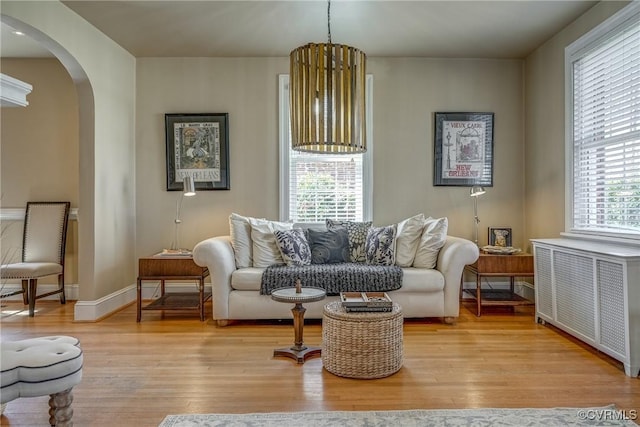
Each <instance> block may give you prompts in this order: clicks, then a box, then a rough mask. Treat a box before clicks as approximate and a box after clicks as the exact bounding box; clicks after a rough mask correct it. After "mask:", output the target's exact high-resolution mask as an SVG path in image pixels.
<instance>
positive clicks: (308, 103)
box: [289, 1, 367, 154]
mask: <svg viewBox="0 0 640 427" xmlns="http://www.w3.org/2000/svg"><path fill="white" fill-rule="evenodd" d="M327 28H328V42H327V43H309V44H306V45H304V46H300V47H298V48H296V49H294V50H293V51H291V54H290V77H289V93H290V108H289V109H290V111H291V143H292V148H293V149H294V150H297V151H305V152H312V153H325V154H353V153H363V152H365V151H367V135H366V131H365V80H366V55H365V53H364V52H362V51H361V50H360V49H357V48H354V47H351V46H347V45H343V44H333V43H332V42H331V2H330V1H329V2H328V3H327Z"/></svg>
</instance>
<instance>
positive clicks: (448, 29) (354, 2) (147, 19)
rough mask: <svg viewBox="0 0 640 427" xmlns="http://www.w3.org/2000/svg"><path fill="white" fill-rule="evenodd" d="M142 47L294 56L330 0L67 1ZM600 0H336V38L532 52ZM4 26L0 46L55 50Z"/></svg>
mask: <svg viewBox="0 0 640 427" xmlns="http://www.w3.org/2000/svg"><path fill="white" fill-rule="evenodd" d="M62 3H64V4H65V5H66V6H68V7H69V8H71V9H72V10H74V11H75V12H76V13H78V14H79V15H80V16H82V17H83V18H85V19H86V20H87V21H89V22H90V23H91V24H93V25H94V26H95V27H97V28H98V29H100V30H101V31H102V32H104V33H105V34H106V35H107V36H109V37H110V38H112V39H113V40H114V41H115V42H116V43H118V44H120V45H121V46H123V47H124V48H125V49H126V50H127V51H129V52H130V53H131V54H132V55H134V56H136V57H187V56H192V57H194V56H195V57H197V56H202V57H207V56H236V57H242V56H287V55H288V54H289V52H290V51H291V50H292V49H294V48H295V47H297V46H300V45H302V44H305V43H308V42H323V41H326V40H327V3H326V2H325V1H315V0H298V1H269V0H259V1H242V0H236V1H212V0H209V1H166V0H165V1H75V0H74V1H63V2H62ZM596 3H597V1H584V0H565V1H551V0H534V1H523V0H518V1H515V0H514V1H481V0H472V1H452V0H449V1H415V0H414V1H400V0H392V1H381V0H376V1H371V0H351V1H349V0H333V1H332V3H331V33H332V41H333V42H334V43H344V44H348V45H351V46H355V47H358V48H360V49H362V50H363V51H364V52H365V53H366V54H367V55H368V56H370V57H371V56H402V57H413V56H426V57H448V58H523V57H525V56H526V55H528V54H529V53H531V52H532V51H533V50H534V49H535V48H536V47H538V46H540V44H542V43H543V42H544V41H546V40H548V39H549V38H550V37H551V36H553V35H554V34H555V33H557V32H558V31H559V30H560V29H562V28H563V27H565V26H566V25H567V24H569V23H570V22H572V21H573V20H575V19H576V18H577V17H578V16H580V15H581V14H583V13H584V12H585V11H586V10H588V9H589V8H591V7H592V6H593V5H595V4H596ZM29 41H30V40H29V38H28V37H21V38H19V40H18V38H17V37H16V36H14V35H13V34H12V33H11V32H10V31H8V30H7V29H6V28H5V25H4V24H3V26H2V39H1V44H0V56H2V57H5V58H6V57H39V56H48V55H49V53H48V51H46V50H45V49H43V48H42V47H40V46H39V45H38V44H37V43H35V42H33V41H31V42H32V43H31V45H30V44H29V43H27V42H29Z"/></svg>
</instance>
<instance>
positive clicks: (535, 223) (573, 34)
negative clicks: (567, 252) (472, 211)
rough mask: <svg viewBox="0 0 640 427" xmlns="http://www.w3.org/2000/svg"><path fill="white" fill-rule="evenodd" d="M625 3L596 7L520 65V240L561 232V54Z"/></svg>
mask: <svg viewBox="0 0 640 427" xmlns="http://www.w3.org/2000/svg"><path fill="white" fill-rule="evenodd" d="M627 3H628V2H626V1H624V2H621V1H605V2H600V3H598V4H597V5H596V6H594V7H593V8H592V9H590V10H589V11H587V12H586V13H585V14H584V15H582V16H581V17H580V18H579V19H577V20H576V21H574V22H573V23H572V24H571V25H569V26H568V27H566V28H565V29H564V30H562V31H561V32H559V33H558V34H556V35H555V36H554V37H553V38H552V39H550V40H549V41H547V42H546V43H545V44H543V45H542V46H540V47H539V48H538V49H536V51H535V52H533V53H532V54H531V55H529V56H528V57H527V59H526V61H525V75H526V84H525V94H524V99H525V102H526V104H525V105H526V107H525V110H526V115H525V122H526V130H525V141H526V144H525V159H526V164H525V182H526V187H525V194H526V203H525V211H524V212H525V235H526V239H527V240H528V239H533V238H544V237H558V235H559V233H560V232H562V231H564V228H565V224H564V221H565V199H564V198H565V145H564V138H565V135H564V132H565V125H564V124H565V114H564V113H565V111H564V109H565V97H564V90H565V87H564V49H565V47H566V46H568V45H570V44H571V43H573V42H574V41H575V40H577V39H578V38H580V36H582V35H583V34H585V33H586V32H588V31H589V30H590V29H592V28H593V27H595V26H597V25H598V24H600V23H601V22H602V21H604V20H605V19H607V18H608V17H609V16H611V15H613V14H614V13H615V12H617V11H618V10H620V9H621V8H622V7H624V6H625V5H626V4H627Z"/></svg>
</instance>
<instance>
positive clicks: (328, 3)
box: [327, 0, 331, 44]
mask: <svg viewBox="0 0 640 427" xmlns="http://www.w3.org/2000/svg"><path fill="white" fill-rule="evenodd" d="M327 37H328V39H329V44H331V0H329V1H327Z"/></svg>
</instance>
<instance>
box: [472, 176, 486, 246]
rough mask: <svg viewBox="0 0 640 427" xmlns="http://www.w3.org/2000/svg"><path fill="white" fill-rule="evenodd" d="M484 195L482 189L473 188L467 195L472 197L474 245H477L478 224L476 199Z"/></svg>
mask: <svg viewBox="0 0 640 427" xmlns="http://www.w3.org/2000/svg"><path fill="white" fill-rule="evenodd" d="M484 193H486V191H485V189H484V187H478V186H473V187H471V190H470V191H469V195H470V196H471V197H473V222H474V224H475V233H476V234H475V240H474V242H475V244H476V246H477V245H478V223H479V222H480V219H479V218H478V197H479V196H482V195H483V194H484Z"/></svg>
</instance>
